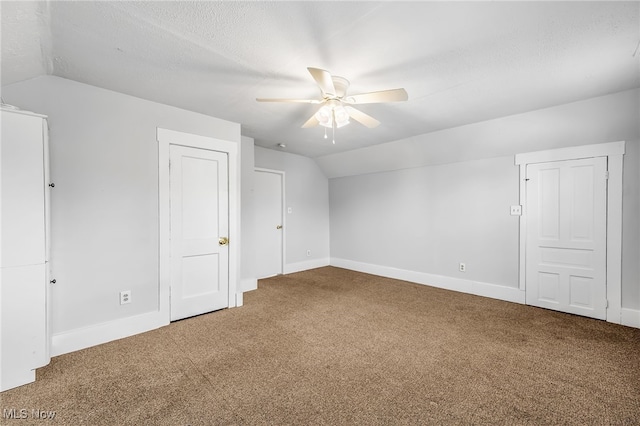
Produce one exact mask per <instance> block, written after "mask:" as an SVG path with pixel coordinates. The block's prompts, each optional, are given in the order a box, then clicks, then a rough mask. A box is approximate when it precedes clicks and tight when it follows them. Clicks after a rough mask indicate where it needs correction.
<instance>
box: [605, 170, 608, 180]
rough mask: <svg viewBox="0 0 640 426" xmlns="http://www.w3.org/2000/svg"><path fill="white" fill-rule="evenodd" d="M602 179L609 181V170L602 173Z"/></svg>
mask: <svg viewBox="0 0 640 426" xmlns="http://www.w3.org/2000/svg"><path fill="white" fill-rule="evenodd" d="M604 178H605V179H609V170H607V171H605V172H604Z"/></svg>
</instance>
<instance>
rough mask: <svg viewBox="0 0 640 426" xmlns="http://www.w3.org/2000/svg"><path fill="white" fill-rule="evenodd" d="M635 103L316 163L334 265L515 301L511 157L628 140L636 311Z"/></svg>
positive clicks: (608, 99)
mask: <svg viewBox="0 0 640 426" xmlns="http://www.w3.org/2000/svg"><path fill="white" fill-rule="evenodd" d="M639 104H640V90H637V89H636V90H630V91H625V92H620V93H617V94H613V95H609V96H603V97H599V98H593V99H589V100H586V101H581V102H576V103H572V104H567V105H561V106H557V107H553V108H546V109H543V110H539V111H533V112H530V113H526V114H519V115H514V116H510V117H504V118H500V119H497V120H491V121H486V122H481V123H476V124H472V125H468V126H463V127H458V128H454V129H449V130H443V131H439V132H434V133H430V134H425V135H420V136H416V137H414V138H410V139H405V140H400V141H395V142H391V143H388V144H383V145H378V146H374V147H371V148H365V149H360V150H355V151H350V152H345V153H342V154H334V155H330V156H326V157H322V158H319V159H317V161H318V164H319V165H320V166H321V168H322V169H323V170H324V171H325V173H326V174H327V175H328V176H330V177H331V179H330V185H329V188H330V211H331V258H332V259H331V262H332V264H336V265H339V266H346V267H356V268H358V267H359V268H361V269H367V268H369V270H370V271H374V270H380V268H377V267H379V266H384V267H386V269H385V270H386V272H389V271H393V270H394V269H397V270H398V271H404V272H405V274H404V276H407V277H409V276H414V277H418V278H419V279H418V281H419V280H420V279H422V280H424V281H429V280H436V281H439V282H440V284H441V285H442V286H444V287H447V286H449V287H451V288H458V289H459V288H469V289H472V288H473V287H474V286H476V287H477V286H478V285H480V284H481V285H482V286H484V287H482V288H483V289H484V290H481V291H480V290H478V291H474V290H471V291H470V292H476V293H478V294H485V295H489V293H493V294H495V295H497V296H498V297H501V298H505V299H508V300H511V299H514V300H516V299H517V297H515V298H512V297H511V296H513V295H514V293H513V292H512V291H511V290H510V289H511V288H514V287H516V286H517V284H518V276H517V259H518V257H517V256H518V254H517V250H518V229H517V227H518V220H517V218H515V217H511V216H510V215H509V206H510V205H511V204H518V169H517V167H516V166H515V165H514V157H513V156H514V155H515V154H516V153H521V152H531V151H539V150H546V149H553V148H558V147H564V146H578V145H586V144H593V143H604V142H613V141H620V140H623V141H626V154H625V156H624V176H623V179H624V184H623V185H624V187H623V197H624V198H623V254H622V257H623V265H622V267H623V272H622V274H623V275H622V281H623V282H622V306H623V308H628V309H631V310H636V311H637V310H639V309H640V280H639V276H640V269H639V266H638V265H639V262H638V259H639V258H640V225H639V221H640V202H639V200H640V147H639V144H640V141H639V140H640V129H639V125H638V117H640V107H639ZM425 119H428V118H425ZM459 262H465V263H466V265H467V272H466V273H461V272H458V270H457V267H458V263H459ZM376 268H377V269H376ZM421 273H423V274H421ZM424 273H426V274H427V275H424ZM412 274H413V275H412ZM408 279H409V278H408ZM457 280H464V281H461V282H457ZM484 284H488V285H494V286H492V287H489V286H485V285H484ZM634 315H636V314H634ZM633 321H635V320H633ZM638 321H639V322H638V326H640V316H638Z"/></svg>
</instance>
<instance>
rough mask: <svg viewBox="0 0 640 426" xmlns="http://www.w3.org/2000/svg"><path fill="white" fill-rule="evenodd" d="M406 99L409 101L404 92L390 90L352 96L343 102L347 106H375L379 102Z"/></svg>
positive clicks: (402, 90)
mask: <svg viewBox="0 0 640 426" xmlns="http://www.w3.org/2000/svg"><path fill="white" fill-rule="evenodd" d="M407 99H409V95H408V94H407V91H406V90H404V89H390V90H381V91H379V92H369V93H361V94H359V95H352V96H349V97H347V98H346V99H345V100H344V102H346V103H349V104H375V103H380V102H402V101H406V100H407Z"/></svg>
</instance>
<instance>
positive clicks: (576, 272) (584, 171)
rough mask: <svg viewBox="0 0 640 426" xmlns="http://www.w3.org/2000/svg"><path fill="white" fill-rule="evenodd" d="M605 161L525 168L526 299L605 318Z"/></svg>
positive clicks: (598, 159) (567, 162)
mask: <svg viewBox="0 0 640 426" xmlns="http://www.w3.org/2000/svg"><path fill="white" fill-rule="evenodd" d="M606 171H607V160H606V158H605V157H598V158H586V159H580V160H569V161H555V162H549V163H539V164H530V165H528V166H527V179H528V181H527V187H526V188H527V198H526V214H527V216H528V219H527V237H526V238H527V244H526V302H527V304H529V305H534V306H540V307H542V308H548V309H554V310H558V311H563V312H568V313H572V314H577V315H584V316H588V317H592V318H599V319H606V308H607V299H606V297H607V282H606V272H607V271H606V241H607V222H606V219H607V204H606V193H607V177H606Z"/></svg>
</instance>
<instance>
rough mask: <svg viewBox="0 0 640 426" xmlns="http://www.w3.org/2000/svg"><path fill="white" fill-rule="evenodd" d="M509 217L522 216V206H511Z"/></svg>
mask: <svg viewBox="0 0 640 426" xmlns="http://www.w3.org/2000/svg"><path fill="white" fill-rule="evenodd" d="M511 216H522V206H511Z"/></svg>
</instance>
